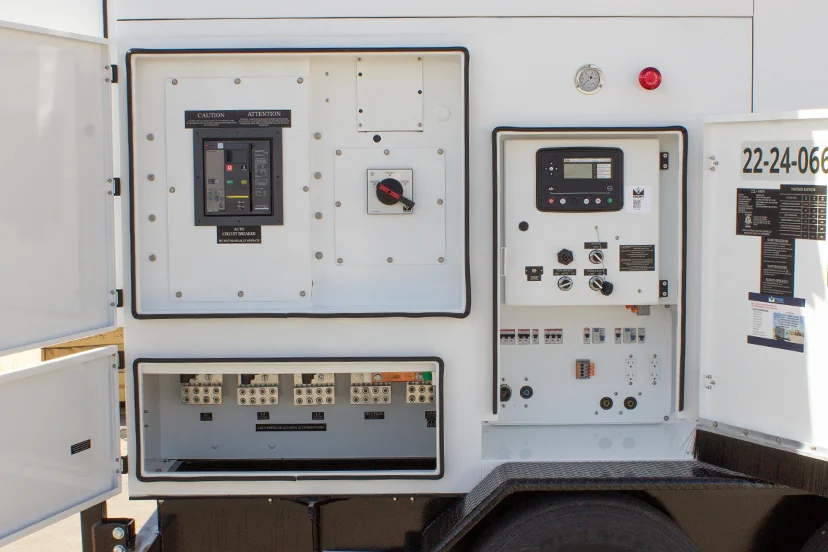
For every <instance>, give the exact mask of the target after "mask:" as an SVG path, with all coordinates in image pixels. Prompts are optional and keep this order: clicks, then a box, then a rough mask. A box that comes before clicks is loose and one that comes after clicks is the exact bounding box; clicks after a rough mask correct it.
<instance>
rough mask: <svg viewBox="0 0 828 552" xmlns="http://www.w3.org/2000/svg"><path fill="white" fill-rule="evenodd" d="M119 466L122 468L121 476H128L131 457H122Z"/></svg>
mask: <svg viewBox="0 0 828 552" xmlns="http://www.w3.org/2000/svg"><path fill="white" fill-rule="evenodd" d="M119 464H120V467H121V475H127V474H128V473H129V456H121V460H120V462H119Z"/></svg>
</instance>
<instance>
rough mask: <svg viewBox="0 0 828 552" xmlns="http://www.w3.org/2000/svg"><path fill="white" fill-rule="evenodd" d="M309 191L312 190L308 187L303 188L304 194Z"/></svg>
mask: <svg viewBox="0 0 828 552" xmlns="http://www.w3.org/2000/svg"><path fill="white" fill-rule="evenodd" d="M308 190H310V188H308V187H307V186H302V191H303V192H307V191H308Z"/></svg>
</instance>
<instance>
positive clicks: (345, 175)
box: [334, 148, 446, 301]
mask: <svg viewBox="0 0 828 552" xmlns="http://www.w3.org/2000/svg"><path fill="white" fill-rule="evenodd" d="M340 151H341V152H342V154H341V155H337V156H336V174H335V180H336V185H335V188H336V189H335V194H336V201H337V204H338V205H340V206H339V207H337V209H336V212H335V213H334V216H335V217H336V230H335V232H334V233H335V235H336V259H337V260H336V262H337V264H339V260H340V259H342V263H341V264H342V265H345V264H349V265H350V264H352V263H353V264H357V265H386V264H390V263H389V260H388V259H391V263H393V264H394V265H397V264H409V265H440V264H443V263H444V262H445V256H446V205H445V201H444V199H443V198H444V196H445V191H446V166H445V156H444V154H441V153H439V152H440V151H442V150H441V149H434V148H394V149H385V150H379V149H376V148H370V149H369V148H354V149H346V150H340ZM385 152H388V153H387V154H386V153H385ZM366 167H367V168H369V169H373V170H369V171H368V172H367V173H366V170H365V169H366ZM383 168H387V169H388V170H394V169H406V170H412V171H413V183H414V186H413V193H412V194H411V197H410V198H409V199H411V200H412V201H414V207H413V209H412V213H411V214H410V215H402V214H401V215H399V216H397V215H393V216H392V215H376V214H371V215H368V216H366V213H367V212H368V209H367V205H368V202H369V201H370V200H371V197H372V196H373V197H374V198H376V192H375V191H373V190H371V191H369V190H368V188H369V187H370V186H369V185H366V178H367V180H368V181H369V182H370V181H372V180H382V178H383V174H382V172H381V171H382V169H383ZM374 172H375V173H376V174H374V175H373V176H372V173H374ZM366 194H367V197H366ZM377 203H379V202H377ZM440 259H442V261H440ZM388 277H389V278H392V279H395V280H396V278H397V277H396V276H395V275H391V274H389V276H388ZM399 291H400V292H401V293H402V294H403V295H404V296H405V295H409V294H411V293H412V292H413V293H414V294H416V293H417V292H416V291H415V290H406V289H403V288H400V289H399ZM409 300H410V301H415V300H416V298H415V297H414V296H413V295H412V296H411V297H410V299H409Z"/></svg>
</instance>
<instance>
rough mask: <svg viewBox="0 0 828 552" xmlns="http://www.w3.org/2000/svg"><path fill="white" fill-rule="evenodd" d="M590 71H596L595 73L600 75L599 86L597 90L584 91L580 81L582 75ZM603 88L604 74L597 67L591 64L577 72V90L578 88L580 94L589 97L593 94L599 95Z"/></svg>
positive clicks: (583, 66)
mask: <svg viewBox="0 0 828 552" xmlns="http://www.w3.org/2000/svg"><path fill="white" fill-rule="evenodd" d="M590 69H592V70H594V71H595V72H597V73H598V86H597V87H596V88H595V90H584V89H583V88H582V87H581V81H580V78H581V74H583V73H584V71H587V70H590ZM603 87H604V72H603V71H601V69H600V68H599V67H596V66H595V65H590V64H587V65H582V66H581V67H579V68H578V70H577V71H576V72H575V88H577V89H578V92H580V93H581V94H586V95H587V96H591V95H592V94H597V93H598V92H600V91H601V89H602V88H603Z"/></svg>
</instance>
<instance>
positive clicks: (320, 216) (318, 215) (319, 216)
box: [313, 213, 322, 220]
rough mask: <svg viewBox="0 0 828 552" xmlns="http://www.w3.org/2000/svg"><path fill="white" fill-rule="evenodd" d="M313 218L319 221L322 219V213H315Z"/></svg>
mask: <svg viewBox="0 0 828 552" xmlns="http://www.w3.org/2000/svg"><path fill="white" fill-rule="evenodd" d="M313 216H315V217H316V218H317V220H318V219H321V218H322V213H316V214H315V215H313Z"/></svg>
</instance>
